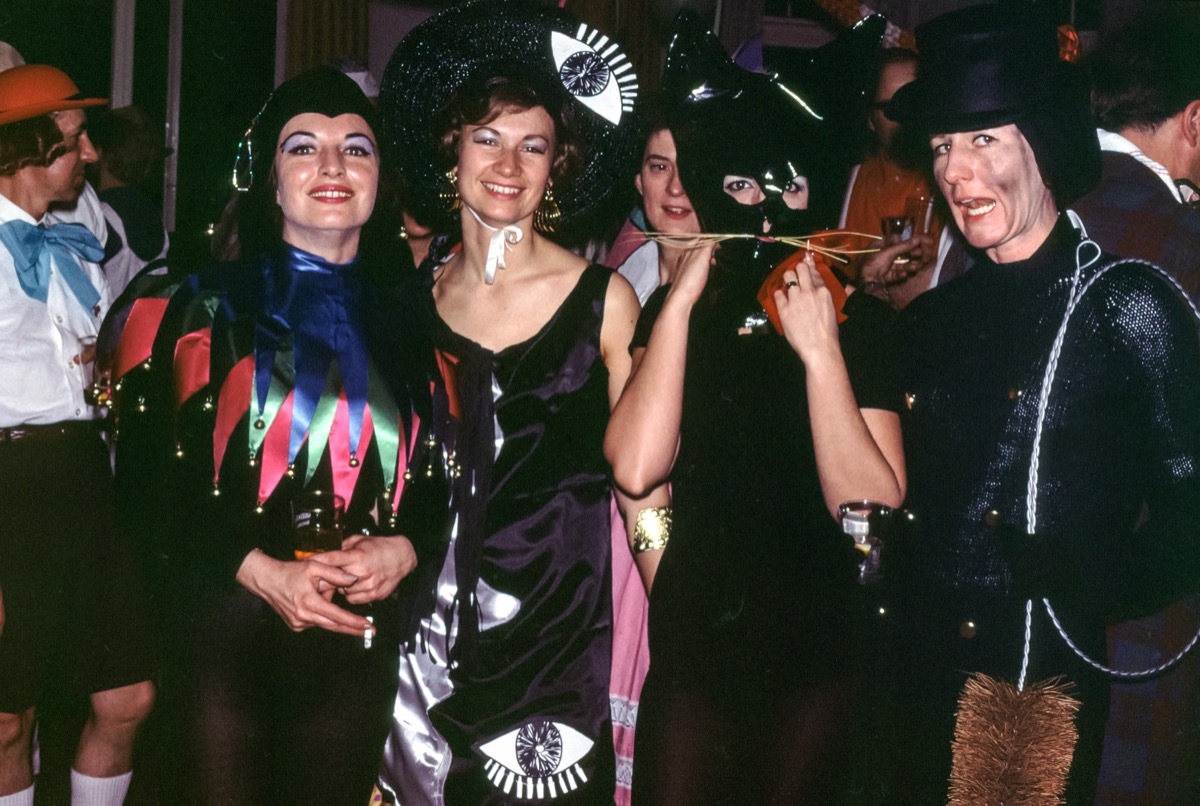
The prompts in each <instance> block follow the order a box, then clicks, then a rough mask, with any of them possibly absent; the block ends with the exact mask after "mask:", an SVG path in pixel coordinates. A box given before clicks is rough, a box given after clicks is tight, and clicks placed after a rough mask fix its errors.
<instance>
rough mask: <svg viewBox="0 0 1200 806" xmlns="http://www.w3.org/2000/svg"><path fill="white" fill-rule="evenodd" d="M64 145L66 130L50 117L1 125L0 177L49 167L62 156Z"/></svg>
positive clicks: (44, 116)
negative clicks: (61, 148) (63, 131)
mask: <svg viewBox="0 0 1200 806" xmlns="http://www.w3.org/2000/svg"><path fill="white" fill-rule="evenodd" d="M62 144H63V133H62V129H60V128H58V123H57V122H56V121H55V120H54V118H53V117H51V116H50V115H38V116H37V117H33V118H27V119H26V120H17V121H14V122H12V123H9V124H6V125H4V126H0V176H12V175H13V174H15V173H16V172H17V171H19V170H21V169H22V168H28V167H30V166H45V165H49V164H50V163H52V162H54V160H55V159H57V158H58V157H59V156H60V155H61V151H60V147H61V146H62Z"/></svg>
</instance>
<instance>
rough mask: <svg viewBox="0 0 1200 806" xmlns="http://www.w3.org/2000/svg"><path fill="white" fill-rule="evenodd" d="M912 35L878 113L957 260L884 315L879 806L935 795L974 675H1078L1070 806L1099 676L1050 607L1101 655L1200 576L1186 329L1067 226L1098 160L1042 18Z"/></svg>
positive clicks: (1195, 352)
mask: <svg viewBox="0 0 1200 806" xmlns="http://www.w3.org/2000/svg"><path fill="white" fill-rule="evenodd" d="M917 44H918V49H919V51H920V53H921V63H920V68H919V73H918V77H917V80H916V81H915V82H914V83H913V84H910V85H908V86H907V87H904V88H902V89H901V90H900V91H899V92H897V94H896V96H895V98H894V99H893V101H892V104H891V107H890V108H889V110H888V114H889V115H891V116H893V117H896V118H898V119H900V120H902V121H908V122H912V123H915V124H919V125H922V126H924V128H925V130H926V131H927V132H928V133H929V135H930V145H931V146H932V149H933V167H934V174H935V177H936V179H937V182H938V185H939V187H940V189H941V191H942V193H943V194H944V195H945V197H946V200H947V202H948V203H949V205H950V208H951V211H952V213H953V216H954V219H955V223H956V224H957V225H958V227H959V228H960V230H961V231H962V233H963V235H964V236H965V238H966V240H967V242H968V243H969V244H970V246H971V248H972V259H973V265H972V267H971V268H970V270H969V271H968V272H967V273H966V275H964V276H963V277H962V278H960V279H958V280H956V281H954V282H952V283H949V284H947V285H946V286H943V287H939V288H937V289H934V290H933V291H931V292H930V293H928V294H925V295H923V296H922V297H920V298H918V299H917V300H916V302H914V303H913V304H912V305H911V306H910V307H909V308H907V309H906V310H905V312H904V316H903V322H904V333H905V337H906V338H905V343H904V359H903V362H902V372H903V378H902V383H903V388H904V391H905V401H906V405H905V408H904V409H903V410H902V415H903V426H904V436H905V454H906V456H907V458H908V463H909V465H908V466H909V495H908V505H907V506H908V510H909V517H908V518H906V519H905V522H906V523H907V524H908V525H909V526H910V527H911V528H910V530H909V531H910V534H909V536H908V539H907V540H906V541H905V542H904V556H903V560H904V566H903V569H902V583H903V584H902V590H903V594H904V596H903V599H902V604H903V612H902V622H903V629H902V636H903V637H902V640H901V641H900V648H901V661H902V663H901V666H900V673H901V689H902V692H901V693H902V696H901V702H902V704H903V705H902V708H901V717H902V719H901V720H900V722H899V724H898V726H897V729H896V736H895V738H896V741H897V752H898V753H901V754H902V756H901V757H902V759H903V761H902V762H901V765H900V766H901V779H900V781H899V782H898V786H899V789H898V790H897V791H896V792H895V793H894V795H895V797H894V800H893V801H892V802H895V803H914V804H928V803H934V802H937V803H942V802H945V800H946V792H947V780H948V776H949V773H950V767H951V764H950V760H951V738H952V732H953V730H954V726H955V716H954V714H955V708H956V702H957V699H958V695H959V692H960V691H961V690H962V687H963V683H964V680H965V678H966V675H967V674H969V673H973V672H982V673H985V674H988V675H991V676H993V677H999V678H1003V679H1005V680H1008V681H1011V682H1013V683H1019V684H1021V685H1028V684H1031V683H1033V682H1035V681H1039V680H1042V679H1045V678H1049V677H1052V676H1055V675H1065V676H1066V678H1067V680H1069V681H1070V682H1071V683H1073V684H1074V686H1075V687H1076V692H1077V696H1078V697H1079V699H1080V700H1081V702H1082V705H1081V708H1080V710H1079V713H1078V717H1077V726H1078V729H1079V741H1078V744H1077V746H1076V747H1075V753H1074V762H1073V765H1072V770H1071V781H1070V786H1069V788H1068V791H1067V799H1068V802H1070V803H1090V802H1091V794H1092V792H1093V790H1094V787H1095V778H1096V774H1097V768H1098V763H1099V757H1100V749H1101V741H1102V738H1103V728H1104V720H1105V715H1106V711H1107V704H1108V680H1107V678H1106V676H1105V675H1103V674H1101V673H1100V672H1099V671H1097V670H1095V669H1093V668H1090V666H1089V665H1088V664H1087V663H1086V662H1085V661H1084V660H1082V659H1081V658H1080V657H1078V656H1077V654H1076V653H1075V652H1074V651H1072V649H1070V648H1068V646H1067V645H1066V643H1065V642H1064V641H1063V640H1062V639H1061V638H1060V636H1059V635H1058V634H1057V633H1058V632H1059V630H1058V629H1057V628H1056V626H1055V625H1053V624H1052V623H1051V621H1050V618H1048V615H1047V614H1048V612H1050V610H1051V608H1053V611H1054V612H1055V613H1057V615H1058V617H1059V619H1060V620H1061V622H1062V626H1063V628H1064V629H1065V631H1066V633H1067V634H1068V635H1070V637H1071V638H1072V639H1073V640H1074V641H1075V642H1076V644H1077V645H1078V646H1079V648H1080V649H1081V650H1082V651H1083V652H1084V653H1086V654H1088V655H1090V656H1091V658H1092V659H1093V660H1096V661H1098V662H1101V663H1102V662H1103V660H1104V657H1105V630H1104V628H1105V624H1106V623H1107V622H1109V621H1112V620H1114V619H1118V618H1122V617H1128V616H1130V615H1133V614H1138V613H1145V612H1147V611H1150V610H1152V609H1154V608H1155V607H1157V606H1159V605H1162V604H1164V603H1165V602H1167V601H1169V600H1171V599H1172V598H1173V597H1176V596H1178V595H1179V594H1180V593H1181V592H1183V591H1186V590H1190V589H1195V587H1196V586H1197V583H1198V582H1200V551H1198V550H1197V548H1196V547H1197V546H1200V541H1198V540H1196V534H1195V531H1196V524H1197V523H1200V345H1198V344H1197V338H1196V327H1195V321H1194V318H1193V314H1192V312H1191V311H1190V310H1189V309H1188V307H1187V305H1186V303H1185V302H1184V301H1183V299H1182V298H1181V296H1180V294H1179V292H1178V290H1177V289H1176V288H1174V287H1173V286H1172V285H1171V284H1170V283H1169V282H1167V281H1166V280H1164V279H1163V277H1161V276H1160V275H1159V273H1157V272H1155V271H1153V270H1152V269H1151V268H1148V267H1147V266H1146V265H1144V264H1140V263H1137V262H1132V261H1122V262H1120V263H1118V264H1117V265H1115V266H1114V267H1112V268H1111V269H1110V268H1108V267H1109V266H1110V264H1113V263H1114V260H1115V259H1114V258H1113V256H1111V255H1107V254H1103V253H1101V251H1100V249H1099V248H1098V247H1097V246H1096V245H1095V244H1094V243H1093V242H1091V241H1089V240H1087V236H1086V233H1084V232H1082V231H1081V229H1078V228H1077V227H1078V225H1077V224H1076V225H1075V226H1072V219H1070V218H1069V217H1068V215H1067V213H1065V212H1064V211H1065V210H1066V208H1067V205H1068V204H1070V202H1071V201H1072V200H1073V199H1075V198H1077V197H1078V196H1079V195H1080V194H1082V193H1083V192H1084V191H1085V190H1086V189H1087V188H1088V187H1089V186H1090V185H1091V184H1092V183H1093V182H1094V181H1095V180H1096V179H1097V178H1098V174H1099V168H1100V162H1099V146H1098V144H1097V141H1096V135H1095V130H1094V129H1093V128H1092V126H1091V124H1090V121H1089V119H1088V113H1087V106H1086V90H1085V88H1084V87H1083V86H1082V85H1081V84H1080V82H1079V80H1078V77H1077V75H1076V74H1075V73H1074V70H1073V66H1072V65H1068V64H1066V63H1062V62H1059V61H1058V58H1057V55H1058V54H1057V45H1056V36H1055V30H1054V28H1053V26H1052V25H1049V24H1045V23H1041V22H1039V21H1037V20H1026V19H1022V18H1020V17H1019V15H1014V14H1013V13H1012V11H1011V10H1005V11H1001V10H999V9H998V8H997V7H992V6H981V7H973V8H970V9H966V10H963V11H959V12H953V13H951V14H948V15H945V16H943V17H941V18H938V19H936V20H933V21H931V22H930V23H928V24H926V25H924V26H922V27H921V28H919V29H918V30H917ZM1068 309H1070V311H1071V315H1070V320H1069V323H1067V322H1066V321H1065V320H1064V315H1065V314H1066V312H1067V311H1068ZM1048 384H1049V387H1048ZM1035 446H1036V452H1035ZM1147 513H1148V517H1147V516H1146V514H1147ZM897 559H899V557H897ZM1043 598H1045V599H1048V601H1049V606H1046V605H1044V604H1042V600H1043ZM1027 600H1032V601H1033V605H1032V610H1031V611H1029V613H1028V616H1027V610H1026V602H1027ZM1027 629H1028V630H1029V633H1028V635H1029V638H1028V639H1027V638H1026V630H1027ZM1026 646H1028V647H1029V651H1028V654H1027V653H1026ZM1024 663H1027V666H1025V665H1023V664H1024ZM957 763H958V762H956V766H957ZM965 769H966V768H965V767H964V771H965ZM956 773H957V769H956ZM1018 774H1019V771H1018Z"/></svg>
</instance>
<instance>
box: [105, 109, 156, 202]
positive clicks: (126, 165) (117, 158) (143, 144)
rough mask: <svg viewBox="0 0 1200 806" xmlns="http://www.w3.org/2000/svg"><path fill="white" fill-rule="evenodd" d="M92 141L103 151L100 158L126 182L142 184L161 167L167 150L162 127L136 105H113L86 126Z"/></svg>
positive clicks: (112, 171) (120, 179) (119, 178)
mask: <svg viewBox="0 0 1200 806" xmlns="http://www.w3.org/2000/svg"><path fill="white" fill-rule="evenodd" d="M88 135H89V136H90V137H91V139H92V144H93V145H94V146H96V148H97V149H99V150H101V151H103V152H104V153H103V155H102V162H103V164H104V167H105V168H107V169H108V171H109V173H111V174H112V175H113V176H114V177H116V178H117V179H118V180H119V181H121V182H123V183H125V184H127V185H141V184H143V183H144V182H146V181H148V180H150V179H152V178H153V177H154V176H155V175H156V174H158V173H159V172H160V171H161V170H162V162H163V159H165V158H166V155H167V153H168V152H167V150H166V149H165V148H164V147H163V144H162V130H161V128H160V127H158V126H156V125H155V123H154V121H153V120H152V119H151V118H150V116H149V115H148V114H146V113H145V112H143V111H142V110H141V109H139V108H138V107H136V106H125V107H121V108H120V109H112V110H109V111H108V112H105V113H103V114H101V115H98V116H96V119H95V120H94V121H92V122H91V123H90V125H89V126H88Z"/></svg>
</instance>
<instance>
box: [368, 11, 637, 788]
mask: <svg viewBox="0 0 1200 806" xmlns="http://www.w3.org/2000/svg"><path fill="white" fill-rule="evenodd" d="M495 11H496V4H494V3H477V4H468V5H467V6H459V7H456V8H454V9H450V10H448V11H447V12H444V13H443V14H442V15H439V16H438V17H436V18H434V19H433V20H432V21H430V22H429V23H427V24H426V25H424V26H422V27H420V28H418V29H416V30H415V31H414V32H413V33H412V34H410V35H409V38H408V39H406V40H405V42H402V43H401V45H400V48H399V49H398V50H397V52H396V54H395V55H394V56H393V58H392V62H391V64H390V65H389V67H388V71H387V72H386V73H385V77H384V89H383V97H382V99H381V105H382V107H383V109H384V111H385V114H394V115H395V116H396V117H395V121H396V122H397V128H396V129H393V131H392V136H393V139H394V140H396V141H398V142H397V145H398V150H400V151H404V152H405V153H407V154H409V156H410V158H414V159H417V160H419V159H420V157H421V155H422V154H423V153H426V152H423V151H422V148H424V147H425V146H423V143H424V142H425V141H424V140H422V137H426V138H427V137H428V135H427V133H426V132H427V131H428V128H429V127H430V120H429V118H430V117H432V113H433V112H434V111H435V109H429V108H426V109H425V110H424V116H423V117H422V116H418V115H414V114H413V113H412V112H408V111H405V110H404V109H403V104H407V103H410V102H413V101H418V102H419V103H420V104H421V105H422V106H425V105H426V104H429V103H430V101H429V95H430V94H432V95H433V96H434V97H435V98H436V97H438V95H439V94H440V95H441V97H445V96H446V95H447V94H448V95H449V98H448V100H447V101H446V105H445V106H442V107H441V109H440V110H436V111H437V112H438V114H437V120H436V122H434V123H433V130H434V131H435V132H436V133H437V134H438V135H439V137H440V138H441V144H442V147H441V149H440V152H435V153H433V154H431V155H430V156H429V159H430V160H431V161H432V162H433V163H434V164H435V165H437V166H438V170H437V171H436V172H434V174H433V175H434V176H435V177H440V179H439V182H440V183H441V184H443V186H444V189H445V191H446V196H447V197H448V198H447V200H448V201H449V202H450V203H449V204H447V205H445V207H444V208H443V209H444V210H446V211H447V212H450V211H451V210H453V212H454V214H455V215H456V216H457V218H458V223H459V224H460V226H461V231H462V247H461V249H460V250H459V251H457V252H456V253H455V254H454V255H452V256H451V257H450V258H449V259H448V260H447V261H446V262H444V263H443V264H441V265H440V266H438V267H437V268H436V270H435V271H434V275H433V295H432V296H433V298H432V304H433V306H434V307H435V310H436V315H435V324H434V339H435V343H436V347H437V350H438V360H439V362H440V363H441V367H442V370H443V373H444V375H445V377H446V386H447V389H448V392H449V394H450V399H451V406H450V410H451V414H452V416H453V422H452V433H451V435H450V437H449V438H448V440H447V450H448V451H449V452H450V456H451V462H452V469H453V473H454V476H455V479H454V486H453V492H452V501H451V514H452V519H453V526H452V528H451V531H450V535H449V540H448V541H447V546H446V549H445V551H444V554H443V555H442V556H440V557H433V558H431V559H430V561H429V562H427V563H426V562H423V563H422V564H423V567H424V569H425V572H424V574H423V575H422V577H421V584H422V589H423V594H422V596H423V598H422V600H421V601H420V602H419V604H418V606H417V612H416V614H415V615H416V618H415V619H414V620H413V622H412V624H411V625H410V626H409V628H408V629H409V633H408V635H407V639H408V640H407V642H406V644H405V646H404V648H403V650H402V653H401V662H400V686H399V693H398V696H397V700H396V709H395V723H394V726H393V730H392V733H391V736H390V737H389V739H388V742H387V746H386V749H385V757H384V762H383V767H382V770H381V776H380V782H381V788H382V789H383V790H384V791H385V792H386V793H387V794H388V795H389V796H392V797H395V798H396V800H397V802H399V803H403V804H405V806H415V805H416V804H427V803H443V802H444V803H455V804H458V803H462V804H476V803H510V802H512V803H515V802H530V801H534V802H553V803H594V804H601V803H603V804H611V803H612V800H613V790H614V786H615V771H614V760H613V745H612V727H611V724H610V719H609V702H608V678H609V666H610V655H611V641H612V635H611V607H612V605H611V590H610V583H611V579H610V577H611V572H610V555H609V551H610V537H609V534H610V522H609V506H610V494H611V493H610V490H611V487H610V484H609V479H608V468H607V466H606V463H605V460H604V455H603V452H602V440H603V435H604V428H605V425H606V424H607V422H608V414H609V409H610V406H611V405H612V403H613V402H615V400H616V397H617V395H618V394H619V393H620V390H621V388H622V387H623V385H624V382H625V378H626V375H627V374H628V371H629V352H628V345H629V339H630V337H631V335H632V332H633V325H634V322H635V320H636V318H637V311H638V304H637V299H636V297H635V296H634V293H633V290H632V289H631V288H630V286H629V284H628V283H627V282H626V281H625V280H624V279H623V278H621V277H619V276H618V275H616V274H615V273H613V272H612V271H610V270H608V269H606V268H604V267H602V266H598V265H589V264H588V262H587V261H586V260H583V259H582V258H580V257H578V256H576V255H574V254H572V253H570V252H568V251H566V250H565V249H563V248H561V247H559V246H557V245H556V244H555V243H553V242H552V241H550V240H549V239H547V238H546V237H545V235H544V234H543V233H544V232H545V231H547V229H548V228H549V225H550V224H552V223H553V218H554V212H555V208H556V207H557V208H558V210H559V212H560V214H561V218H562V219H563V220H567V219H570V218H575V217H577V216H578V214H579V213H580V212H581V207H582V204H583V203H584V200H588V201H590V200H593V199H595V197H596V193H597V192H599V191H600V190H601V189H602V188H603V187H604V184H603V181H604V180H602V179H598V180H597V181H596V182H594V183H592V182H589V181H588V180H587V179H586V178H585V177H586V174H581V173H580V172H581V171H592V170H594V169H595V167H596V166H604V165H606V164H607V165H608V166H609V167H611V168H612V169H613V170H614V171H617V172H619V171H622V170H627V163H626V162H625V161H624V159H625V158H628V157H634V155H635V154H636V152H635V151H634V148H636V145H635V144H634V143H633V142H632V141H631V142H629V143H628V144H626V143H625V142H624V141H623V140H614V139H613V138H616V137H617V136H618V134H619V132H618V131H617V130H616V127H615V126H612V125H611V124H605V125H604V126H603V127H601V129H600V131H601V132H604V134H603V135H602V136H595V135H594V136H591V137H589V136H587V132H586V130H585V129H584V128H583V127H582V126H581V124H582V123H583V122H584V121H588V120H591V121H592V122H593V123H596V121H595V120H593V118H594V117H595V113H594V112H593V111H592V110H590V109H588V108H585V107H584V105H583V104H581V103H580V102H579V100H578V99H577V97H576V96H574V95H573V94H571V93H570V92H569V90H568V88H566V87H565V86H564V85H563V83H562V81H561V80H560V78H559V74H558V71H557V70H556V69H554V68H553V65H545V64H544V62H545V61H546V59H547V54H548V53H549V52H550V48H548V47H547V46H546V45H547V42H548V40H550V39H551V37H552V36H553V35H555V34H557V35H558V36H563V37H564V38H567V37H566V35H565V34H564V33H563V32H569V33H570V34H574V33H575V31H576V29H577V26H576V25H575V24H574V23H572V22H570V20H569V18H567V17H566V15H565V14H563V12H561V11H559V10H557V9H554V8H549V7H546V6H545V5H544V4H540V3H508V4H504V5H503V12H502V13H491V12H495ZM479 34H482V39H476V38H475V37H476V36H477V35H479ZM567 39H568V42H569V43H573V44H570V46H571V47H573V48H575V49H576V52H580V53H583V52H584V51H583V50H581V49H582V48H584V47H585V46H584V45H583V43H582V42H579V41H578V40H574V39H569V38H567ZM489 47H491V48H495V49H497V50H498V51H500V53H499V54H498V55H496V56H495V57H493V58H487V57H486V56H485V55H483V54H482V53H480V51H481V50H484V49H486V48H489ZM526 51H527V54H526V55H527V61H526V62H525V63H522V62H521V61H514V60H520V59H521V57H522V54H523V53H526ZM586 52H587V53H594V52H593V51H591V50H590V49H589V50H587V51H586ZM612 56H613V54H612V53H610V54H609V58H612ZM621 58H623V57H621ZM473 60H477V61H478V64H477V65H476V64H473V63H472V61H473ZM445 72H449V73H450V77H448V78H447V77H445V76H444V75H442V74H443V73H445ZM433 76H437V78H433ZM423 82H428V83H423ZM448 82H449V88H447V83H448ZM426 88H428V92H427V91H426ZM580 119H583V120H580ZM596 125H599V124H598V123H596ZM606 141H607V143H606ZM618 146H619V147H620V149H622V151H620V152H618V153H623V157H622V159H621V160H619V161H616V164H614V154H613V153H612V151H613V149H615V148H617V147H618ZM606 150H607V153H606ZM634 158H636V157H634ZM417 167H419V166H417ZM407 175H410V177H411V176H416V177H417V179H416V180H415V181H414V182H413V184H414V185H415V186H416V187H417V188H419V187H421V183H420V176H421V174H420V173H419V172H418V171H414V172H412V173H410V174H407ZM581 181H582V182H583V184H582V185H581V184H579V183H580V182H581ZM429 190H430V191H432V190H433V188H429ZM430 195H432V192H430Z"/></svg>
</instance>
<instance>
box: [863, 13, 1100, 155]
mask: <svg viewBox="0 0 1200 806" xmlns="http://www.w3.org/2000/svg"><path fill="white" fill-rule="evenodd" d="M916 34H917V50H918V52H919V53H920V54H921V57H920V58H921V61H920V67H919V69H918V72H917V79H916V81H913V82H912V83H910V84H908V85H906V86H904V87H901V88H900V89H899V90H898V91H897V92H896V94H895V95H894V96H893V97H892V100H891V101H890V102H889V103H888V105H887V107H886V109H885V112H886V114H887V115H888V117H890V118H892V119H893V120H896V121H899V122H901V123H911V124H915V125H917V126H920V127H922V128H923V129H925V131H927V132H929V133H931V134H948V133H951V132H961V131H971V130H974V129H987V128H992V127H994V126H1001V125H1004V124H1008V123H1015V122H1016V121H1017V120H1019V119H1021V118H1022V117H1024V116H1026V115H1028V114H1030V113H1034V112H1038V111H1043V110H1046V109H1050V108H1053V107H1055V106H1058V105H1061V104H1064V103H1067V104H1070V103H1086V87H1087V85H1086V82H1085V79H1084V77H1083V75H1082V73H1081V71H1080V70H1079V69H1078V68H1076V67H1075V65H1072V64H1068V63H1067V62H1064V61H1062V60H1060V59H1059V54H1058V36H1057V31H1056V29H1055V26H1054V25H1053V24H1052V23H1051V22H1050V21H1049V19H1047V18H1045V17H1043V16H1041V15H1040V14H1039V13H1036V12H1033V11H1027V12H1025V13H1021V12H1020V11H1018V10H1016V9H1013V8H1011V7H1006V8H1001V7H1000V6H997V5H980V6H970V7H968V8H964V9H961V10H959V11H953V12H950V13H949V14H943V15H942V16H940V17H936V18H934V19H932V20H930V21H929V22H927V23H925V24H923V25H921V26H919V27H918V28H917V32H916Z"/></svg>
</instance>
